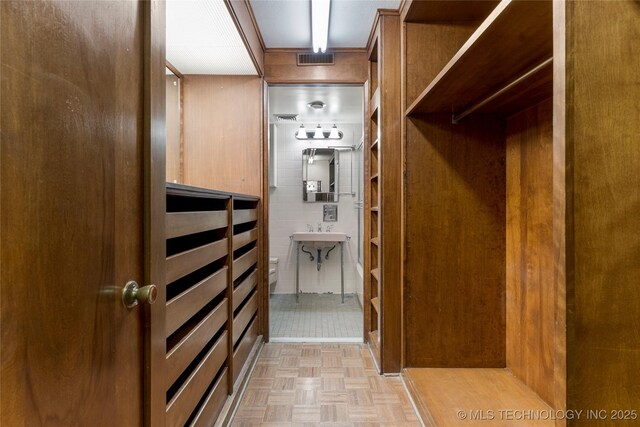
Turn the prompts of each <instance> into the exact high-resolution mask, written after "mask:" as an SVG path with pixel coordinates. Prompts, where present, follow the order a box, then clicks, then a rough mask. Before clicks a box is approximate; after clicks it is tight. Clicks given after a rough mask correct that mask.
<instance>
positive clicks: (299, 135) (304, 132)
mask: <svg viewBox="0 0 640 427" xmlns="http://www.w3.org/2000/svg"><path fill="white" fill-rule="evenodd" d="M296 138H298V139H307V130H306V129H305V128H304V125H300V129H298V132H296Z"/></svg>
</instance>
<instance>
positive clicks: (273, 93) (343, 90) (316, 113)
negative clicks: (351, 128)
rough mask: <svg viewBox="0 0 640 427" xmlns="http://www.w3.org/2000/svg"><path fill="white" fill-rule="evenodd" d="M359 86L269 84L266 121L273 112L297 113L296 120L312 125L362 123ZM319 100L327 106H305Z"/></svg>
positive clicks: (270, 118) (308, 125)
mask: <svg viewBox="0 0 640 427" xmlns="http://www.w3.org/2000/svg"><path fill="white" fill-rule="evenodd" d="M363 93H364V92H363V87H362V86H336V85H332V86H270V87H269V121H270V122H272V123H273V122H275V119H274V117H273V115H274V114H299V116H298V123H301V124H302V123H304V125H305V127H311V128H312V127H313V126H315V125H317V124H320V123H322V124H326V123H362V120H363V116H362V114H363V113H362V110H363V97H364V95H363ZM316 100H320V101H323V102H325V103H326V104H327V105H326V106H325V108H323V109H322V110H314V109H312V108H309V107H307V104H308V103H310V102H311V101H316Z"/></svg>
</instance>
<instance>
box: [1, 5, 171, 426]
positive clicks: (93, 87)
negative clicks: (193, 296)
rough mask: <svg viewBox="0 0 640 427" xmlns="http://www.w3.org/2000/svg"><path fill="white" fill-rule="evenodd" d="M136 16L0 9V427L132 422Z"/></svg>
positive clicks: (137, 224) (140, 247)
mask: <svg viewBox="0 0 640 427" xmlns="http://www.w3.org/2000/svg"><path fill="white" fill-rule="evenodd" d="M146 8H147V6H146V5H145V4H144V3H143V2H136V1H130V2H60V1H44V2H25V1H15V2H9V1H3V2H1V3H0V20H1V41H2V43H1V44H0V49H1V68H0V72H1V92H0V100H1V112H0V129H1V134H0V138H1V141H0V142H1V150H0V179H1V181H0V186H1V187H0V203H1V212H0V224H1V228H0V233H1V235H0V245H1V246H0V261H1V271H0V285H1V295H0V296H1V298H0V299H1V306H0V307H1V319H0V320H1V337H0V338H1V345H2V347H1V365H2V372H1V375H2V376H1V395H2V399H1V413H0V425H3V426H4V425H6V426H37V425H44V424H46V425H86V426H103V425H105V426H136V425H141V424H142V423H143V419H144V414H143V408H144V352H143V350H144V341H143V339H144V337H143V327H144V322H143V321H144V312H143V310H142V309H141V308H140V307H136V308H134V309H126V308H125V307H124V306H123V304H122V301H121V292H122V287H123V286H124V284H125V283H126V282H127V281H128V280H136V281H137V282H139V283H141V284H142V283H143V282H144V280H145V269H144V256H145V252H144V246H145V245H144V239H145V233H144V230H143V221H144V219H143V218H144V212H145V210H144V197H143V196H144V188H143V187H144V185H145V184H144V183H145V180H144V173H143V172H144V163H145V162H144V156H145V153H147V151H146V150H144V144H145V141H146V139H145V126H144V123H145V108H144V107H145V102H144V97H145V91H144V81H145V80H144V74H145V72H146V71H145V70H146V68H145V66H144V51H145V45H144V38H145V33H144V31H145V28H146V26H145V25H144V23H145V19H147V18H148V14H147V13H145V9H146ZM162 167H164V165H162ZM147 274H148V273H147Z"/></svg>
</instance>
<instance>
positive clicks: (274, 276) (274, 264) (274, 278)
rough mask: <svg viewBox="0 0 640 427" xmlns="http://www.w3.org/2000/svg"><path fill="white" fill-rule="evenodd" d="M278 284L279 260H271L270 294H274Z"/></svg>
mask: <svg viewBox="0 0 640 427" xmlns="http://www.w3.org/2000/svg"><path fill="white" fill-rule="evenodd" d="M276 283H278V258H269V293H271V294H272V293H273V291H274V290H275V288H276Z"/></svg>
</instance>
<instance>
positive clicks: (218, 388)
mask: <svg viewBox="0 0 640 427" xmlns="http://www.w3.org/2000/svg"><path fill="white" fill-rule="evenodd" d="M228 375H229V373H228V370H227V368H225V369H224V370H223V371H222V374H221V375H220V377H219V378H218V379H217V380H216V384H215V385H214V386H213V388H212V389H211V391H210V392H209V394H208V395H207V398H206V399H205V401H204V403H203V404H202V407H201V408H200V409H199V410H198V413H197V414H196V416H195V418H194V419H193V422H192V423H191V426H192V427H211V426H212V425H214V424H215V422H216V420H217V418H218V415H220V411H222V407H223V406H224V403H225V402H226V400H227V395H228V391H229V384H228V379H227V377H228Z"/></svg>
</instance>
